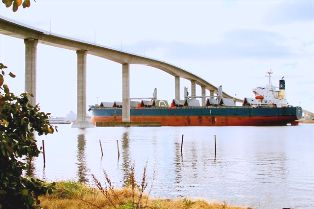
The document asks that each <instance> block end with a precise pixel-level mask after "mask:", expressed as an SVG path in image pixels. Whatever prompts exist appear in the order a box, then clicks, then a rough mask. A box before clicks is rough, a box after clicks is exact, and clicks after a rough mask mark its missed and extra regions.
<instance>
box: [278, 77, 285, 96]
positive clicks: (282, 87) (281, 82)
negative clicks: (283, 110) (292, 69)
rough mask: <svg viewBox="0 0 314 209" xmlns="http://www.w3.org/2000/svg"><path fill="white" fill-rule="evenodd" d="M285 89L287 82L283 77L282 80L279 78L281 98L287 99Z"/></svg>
mask: <svg viewBox="0 0 314 209" xmlns="http://www.w3.org/2000/svg"><path fill="white" fill-rule="evenodd" d="M285 89H286V82H285V80H284V79H283V77H282V78H281V80H279V94H278V98H279V99H285V98H286V93H285Z"/></svg>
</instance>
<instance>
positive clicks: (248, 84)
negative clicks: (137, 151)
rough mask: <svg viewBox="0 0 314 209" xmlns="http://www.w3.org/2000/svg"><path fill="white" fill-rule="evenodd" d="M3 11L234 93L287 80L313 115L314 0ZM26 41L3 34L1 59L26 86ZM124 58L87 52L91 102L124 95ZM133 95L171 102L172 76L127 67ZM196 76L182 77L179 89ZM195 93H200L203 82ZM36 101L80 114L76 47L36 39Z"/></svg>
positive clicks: (59, 4) (170, 0) (102, 3)
mask: <svg viewBox="0 0 314 209" xmlns="http://www.w3.org/2000/svg"><path fill="white" fill-rule="evenodd" d="M0 15H1V16H2V17H5V18H9V19H11V20H14V21H17V22H20V23H23V24H26V25H29V26H31V27H34V28H38V29H40V30H45V31H48V32H50V33H55V34H58V35H62V36H66V37H70V38H75V39H79V40H82V41H86V42H91V43H97V44H100V45H104V46H107V47H111V48H115V49H119V50H122V51H126V52H131V53H136V54H138V55H142V56H146V57H151V58H154V59H158V60H162V61H165V62H168V63H171V64H173V65H176V66H180V67H182V68H183V69H185V70H187V71H190V72H192V73H193V74H196V75H198V76H200V77H202V78H203V79H205V80H206V81H208V82H210V83H212V84H213V85H215V86H219V85H222V87H223V90H224V91H225V92H227V93H228V94H230V95H234V96H236V97H238V98H244V97H253V94H252V90H253V89H254V88H255V87H257V86H264V85H266V83H267V78H266V77H265V75H266V72H267V71H269V70H270V69H271V70H272V71H273V72H274V74H273V80H272V81H273V84H274V85H276V86H278V80H279V79H280V78H281V77H282V76H284V77H285V79H286V95H287V100H288V102H289V104H291V105H296V106H302V107H303V108H304V109H307V110H310V111H312V112H313V111H314V93H313V89H314V80H313V75H314V72H313V70H314V1H310V0H308V1H307V0H180V1H179V0H145V1H144V0H89V1H87V0H86V1H83V0H75V1H74V0H67V1H65V0H36V2H32V5H31V7H30V8H28V9H23V8H20V9H19V10H18V12H16V13H13V12H12V10H11V9H7V8H5V6H4V5H0ZM24 50H25V49H24V42H23V40H21V39H16V38H12V37H7V36H3V35H0V61H1V62H3V63H5V64H6V65H7V66H8V67H9V70H10V71H12V72H14V73H15V74H16V75H17V77H16V78H15V79H13V80H6V81H7V82H8V83H9V85H10V87H11V89H12V91H14V92H16V93H21V92H23V91H24V85H25V84H24V78H25V76H24V73H25V72H24V68H25V67H24V57H25V55H24ZM121 72H122V66H121V64H118V63H114V62H112V61H109V60H105V59H102V58H99V57H95V56H92V55H88V56H87V104H88V105H92V104H95V103H99V102H101V101H121V97H122V93H121V92H122V84H121ZM130 79H131V80H130V87H131V91H130V95H131V97H150V96H152V93H153V89H154V88H155V87H156V88H157V89H158V97H159V98H160V99H167V100H168V101H170V100H171V99H173V98H174V95H175V91H174V77H172V76H170V75H168V74H166V73H165V72H163V71H160V70H158V69H154V68H151V67H147V66H141V65H131V66H130ZM184 86H187V87H188V88H190V81H187V80H185V79H181V96H182V95H183V88H184ZM197 95H201V89H200V87H197ZM37 102H38V103H39V104H40V106H41V109H42V110H43V111H46V112H51V113H52V114H53V115H55V116H65V115H66V114H68V113H69V112H70V111H74V112H76V53H75V51H70V50H65V49H59V48H55V47H51V46H46V45H42V44H39V45H38V54H37Z"/></svg>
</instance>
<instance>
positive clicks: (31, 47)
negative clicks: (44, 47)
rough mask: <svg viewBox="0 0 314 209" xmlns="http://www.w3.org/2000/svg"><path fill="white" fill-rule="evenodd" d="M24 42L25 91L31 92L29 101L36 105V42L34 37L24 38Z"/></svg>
mask: <svg viewBox="0 0 314 209" xmlns="http://www.w3.org/2000/svg"><path fill="white" fill-rule="evenodd" d="M24 44H25V91H26V92H28V93H30V94H32V95H33V97H29V102H30V103H31V104H32V105H36V61H37V59H36V58H37V44H38V40H36V39H24Z"/></svg>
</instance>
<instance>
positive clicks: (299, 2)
mask: <svg viewBox="0 0 314 209" xmlns="http://www.w3.org/2000/svg"><path fill="white" fill-rule="evenodd" d="M266 20H267V22H268V23H275V24H282V23H283V24H286V23H292V22H299V21H311V20H314V1H311V0H290V1H282V2H281V3H280V4H279V5H278V6H277V7H276V8H275V9H273V10H272V11H271V12H270V13H268V14H267V17H266Z"/></svg>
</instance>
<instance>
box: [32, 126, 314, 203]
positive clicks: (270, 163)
mask: <svg viewBox="0 0 314 209" xmlns="http://www.w3.org/2000/svg"><path fill="white" fill-rule="evenodd" d="M182 134H184V143H183V149H182V153H181V136H182ZM214 135H216V136H217V156H216V158H215V151H214ZM312 136H314V129H313V125H300V126H294V127H291V126H290V127H289V126H288V127H129V128H123V127H112V128H94V129H86V130H84V131H79V130H76V129H71V128H70V126H67V125H61V126H59V132H58V133H56V134H54V135H52V136H45V137H38V138H37V140H38V141H41V140H42V139H43V138H45V144H46V169H45V177H46V179H47V180H49V181H54V180H76V181H80V182H89V183H90V184H92V183H93V181H92V179H91V174H94V175H95V176H96V177H97V178H98V179H99V180H100V181H101V182H104V174H103V171H105V172H106V173H107V174H108V176H109V177H110V179H111V180H112V182H113V184H114V185H115V186H117V187H120V186H123V185H125V183H126V178H127V176H128V172H129V168H130V166H132V165H135V171H136V177H137V179H138V180H140V178H141V175H142V172H143V168H144V167H145V165H147V171H148V182H149V183H153V189H152V192H151V195H152V196H153V197H162V198H174V197H192V198H193V197H195V198H204V199H207V200H217V201H221V202H223V201H226V202H227V203H228V204H236V205H244V206H250V207H252V208H259V209H269V208H284V207H291V208H302V209H312V208H314V164H313V159H314V152H313V147H314V140H313V139H312ZM99 140H101V142H102V147H103V157H101V151H100V146H99ZM117 140H118V143H119V150H120V155H121V156H120V158H118V149H117ZM35 168H36V170H35V175H37V176H39V177H41V176H42V173H43V171H42V169H43V165H42V160H41V157H39V158H37V160H36V161H35ZM154 172H155V179H154V180H152V178H153V175H154Z"/></svg>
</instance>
